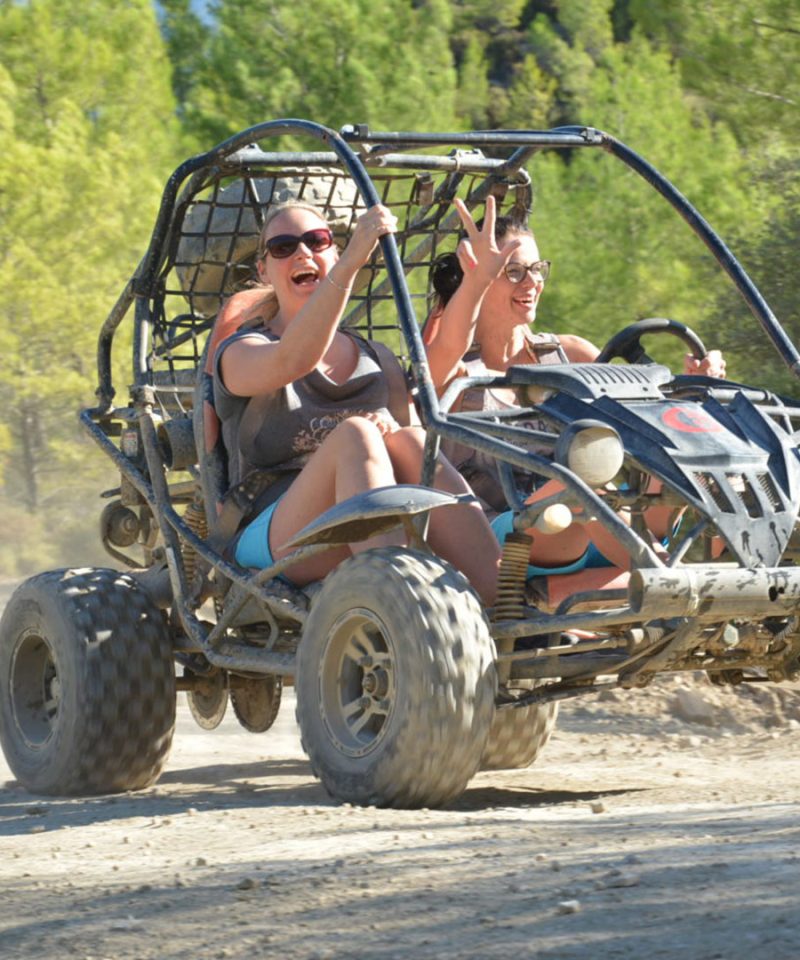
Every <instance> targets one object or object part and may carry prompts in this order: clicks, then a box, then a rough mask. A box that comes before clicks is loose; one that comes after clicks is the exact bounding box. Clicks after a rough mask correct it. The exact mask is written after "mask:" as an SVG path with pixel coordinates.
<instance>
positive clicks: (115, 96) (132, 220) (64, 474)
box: [0, 0, 177, 566]
mask: <svg viewBox="0 0 800 960" xmlns="http://www.w3.org/2000/svg"><path fill="white" fill-rule="evenodd" d="M54 38H56V40H57V42H56V43H55V44H54V43H53V39H54ZM160 43H161V41H160V36H159V33H158V29H157V24H156V21H155V16H154V13H153V11H152V9H151V8H150V6H149V5H148V4H147V3H145V2H144V0H138V2H134V0H131V2H128V3H126V4H124V5H119V4H116V3H114V2H113V0H107V2H100V0H92V2H90V3H86V4H84V5H81V7H80V10H78V9H72V10H70V9H69V7H68V6H66V7H65V5H64V4H63V3H59V2H53V0H36V2H33V3H29V4H24V5H20V4H14V3H10V4H9V3H5V4H3V5H2V7H0V45H1V46H2V50H3V54H4V56H3V60H4V62H5V63H6V64H7V65H8V68H7V69H2V70H0V93H1V94H2V101H1V108H0V124H1V125H2V134H3V141H4V145H5V149H4V152H3V159H2V162H1V163H0V343H1V344H2V347H3V351H4V360H5V362H4V364H3V367H2V369H1V370H0V401H2V402H0V425H1V428H0V452H2V456H3V459H2V470H3V481H4V490H5V497H4V499H5V501H6V504H7V506H8V507H9V508H10V509H11V510H12V511H15V510H17V511H18V510H19V509H24V510H25V511H26V512H27V513H29V514H31V515H32V516H35V517H36V518H37V520H38V522H39V527H38V531H39V535H40V536H39V538H38V539H39V540H40V541H43V543H44V544H49V545H52V544H53V543H55V542H56V541H57V540H58V535H56V534H55V533H54V531H61V532H62V533H65V532H66V531H68V530H71V529H74V528H78V527H82V528H86V517H85V515H83V514H81V512H80V510H79V509H78V504H79V503H80V501H81V498H82V496H83V493H84V489H85V484H86V480H87V475H88V474H91V473H92V468H93V464H96V465H97V468H98V469H99V468H100V467H101V466H105V465H104V464H101V458H96V459H95V458H87V448H89V447H90V446H91V442H90V441H89V440H88V439H86V438H85V437H84V436H83V435H82V433H80V432H79V429H78V425H77V418H76V412H77V410H78V408H79V407H80V406H86V405H87V404H88V403H90V402H91V399H92V394H93V390H94V388H95V385H96V382H95V381H96V377H95V369H94V356H95V343H96V338H97V333H98V330H99V327H100V324H101V323H102V320H103V319H104V318H105V316H106V314H107V313H108V310H109V309H110V307H111V306H112V305H113V303H114V301H115V300H116V298H117V296H118V295H119V291H120V289H121V287H122V286H123V284H124V282H125V279H126V277H127V275H129V273H130V272H131V270H132V269H133V267H134V266H135V264H136V262H137V259H138V257H139V256H140V255H141V250H142V246H143V243H144V240H145V238H146V235H147V230H148V228H149V227H150V223H151V218H152V215H153V214H154V211H155V208H156V204H157V199H158V195H159V192H160V188H161V183H162V181H163V179H164V176H165V174H166V172H167V170H168V166H167V165H166V164H165V161H166V160H167V158H168V157H169V155H170V152H171V151H172V150H174V148H175V138H176V134H177V125H176V123H175V121H174V119H173V117H174V103H173V99H172V94H171V90H170V77H169V72H168V69H167V67H168V65H167V61H166V59H165V58H164V57H161V58H159V57H158V55H157V51H158V49H159V45H160ZM6 54H8V55H6ZM79 66H80V69H79ZM112 84H113V86H111V85H112ZM112 91H113V93H112ZM78 517H79V519H80V524H77V523H74V522H73V518H76V519H77V518H78ZM27 526H28V527H29V528H30V522H29V523H28V524H27ZM5 529H6V535H7V536H9V538H10V543H11V544H12V545H13V546H14V547H15V548H16V551H17V560H16V562H17V563H18V564H21V565H22V566H25V563H26V559H25V551H33V554H34V555H35V556H39V555H40V553H41V551H42V550H43V549H46V547H45V546H43V545H42V544H41V543H37V542H36V540H37V538H33V539H32V540H31V542H25V543H23V544H22V545H20V543H19V541H18V540H17V538H16V535H15V533H16V531H15V529H14V527H13V526H12V527H11V528H10V529H9V527H8V525H6V528H5ZM33 529H37V528H36V526H35V525H34V527H33ZM87 532H88V531H87ZM91 533H92V534H94V533H95V530H94V526H92V528H91ZM93 539H96V537H94V538H93ZM20 549H21V551H22V554H21V555H19V551H20ZM4 552H5V551H3V548H2V544H0V562H6V563H8V562H10V561H8V560H6V559H5V557H4V555H3V554H4Z"/></svg>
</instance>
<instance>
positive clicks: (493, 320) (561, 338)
mask: <svg viewBox="0 0 800 960" xmlns="http://www.w3.org/2000/svg"><path fill="white" fill-rule="evenodd" d="M455 204H456V207H457V209H458V212H459V215H460V217H461V221H462V224H463V227H464V234H465V236H464V239H463V240H462V241H461V243H460V244H459V246H458V249H457V252H456V254H455V255H453V254H449V255H445V256H444V257H442V258H440V259H439V260H437V261H436V262H435V263H434V264H433V266H432V269H431V283H432V286H433V289H434V298H435V299H434V302H433V307H432V310H431V313H430V316H429V318H428V321H427V323H426V325H425V330H424V333H423V339H424V341H425V346H426V350H427V354H428V363H429V365H430V370H431V376H432V378H433V381H434V384H435V385H436V387H437V390H439V392H443V391H444V390H445V388H446V387H447V386H448V384H449V383H450V382H451V381H452V380H454V379H455V378H456V377H458V376H463V375H465V374H470V375H482V374H486V373H495V372H496V373H500V374H502V373H505V371H506V370H507V369H508V368H509V367H510V366H512V365H518V364H533V363H590V362H592V361H594V360H595V359H596V358H597V355H598V353H599V350H598V349H597V347H596V346H594V344H592V343H590V342H589V341H588V340H585V339H584V338H583V337H579V336H575V335H574V334H559V335H556V334H552V333H538V332H534V331H533V330H532V329H531V326H532V324H533V323H534V321H535V320H536V311H537V307H538V305H539V299H540V297H541V295H542V292H543V290H544V286H545V281H546V280H547V277H548V275H549V272H550V261H548V260H542V259H541V257H540V253H539V248H538V246H537V244H536V240H535V238H534V236H533V233H532V232H531V230H530V228H529V226H528V225H527V223H525V222H524V221H522V220H518V219H515V218H513V217H497V216H496V209H495V202H494V198H493V197H489V198H488V199H487V201H486V215H485V217H484V220H483V223H482V224H480V225H476V224H475V222H474V221H473V219H472V216H471V215H470V213H469V211H468V210H467V208H466V206H465V204H464V203H463V202H462V201H461V200H456V201H455ZM686 372H687V373H699V374H707V375H710V376H718V377H722V376H724V374H725V361H724V359H723V358H722V355H721V354H720V352H719V351H718V350H712V351H710V352H709V354H708V356H707V357H706V358H705V359H704V360H702V361H698V360H695V359H694V358H693V357H687V358H686ZM515 405H516V401H515V398H514V396H513V394H512V392H511V391H508V390H497V389H492V390H484V389H481V390H479V391H468V392H467V393H466V394H465V395H463V406H462V409H484V410H486V409H502V408H509V407H513V406H515ZM531 426H533V427H536V428H538V429H544V430H546V429H547V425H546V424H544V423H541V424H539V423H534V424H531ZM445 453H446V454H447V455H448V456H449V457H450V459H451V460H452V462H453V463H454V464H455V465H456V467H457V468H458V469H459V470H460V471H461V473H462V474H463V475H464V476H465V478H466V479H467V481H468V482H469V483H470V485H471V486H472V487H473V489H474V490H475V492H476V493H477V494H478V495H479V496H480V497H481V498H482V500H483V502H484V506H485V508H486V509H487V512H488V514H489V516H490V517H493V520H492V526H493V528H494V529H495V532H496V534H497V536H498V539H499V540H500V541H501V542H502V540H504V539H505V535H506V534H507V533H508V532H509V531H510V530H511V529H512V520H513V517H512V514H511V513H510V512H509V511H508V507H507V505H506V501H505V497H504V495H503V493H502V488H501V487H500V482H499V477H498V476H497V473H496V468H495V467H494V464H493V463H492V462H487V461H486V459H485V458H483V457H482V456H481V455H480V454H478V453H475V452H473V451H468V450H466V449H464V448H451V447H445ZM558 489H560V485H559V484H558V483H557V482H556V481H548V482H547V483H545V484H543V485H542V486H541V487H539V488H538V489H537V490H536V491H535V492H534V493H533V494H532V496H531V498H530V499H531V500H532V501H533V500H536V499H542V498H544V497H547V496H550V495H551V494H552V493H554V492H556V491H557V490H558ZM531 533H533V545H532V547H531V567H530V568H529V575H530V576H536V575H539V576H544V575H547V574H551V573H559V574H571V573H576V574H577V573H578V572H579V571H582V570H584V568H585V567H587V566H605V565H607V564H608V561H612V562H613V564H614V565H616V566H617V567H620V568H623V569H624V568H626V567H627V566H628V562H629V561H628V556H627V554H626V553H625V552H624V551H622V550H621V549H620V547H619V545H618V544H617V542H616V541H615V540H614V539H613V538H611V537H610V535H609V534H608V532H607V531H606V529H605V527H603V526H602V524H600V523H597V522H593V521H589V522H588V523H573V524H571V525H570V526H569V527H567V528H566V529H565V530H563V531H561V532H558V533H542V532H541V531H531ZM593 544H594V545H596V548H599V551H600V553H598V549H596V548H595V546H593ZM604 558H608V559H607V560H606V559H604ZM588 579H589V580H591V579H592V578H591V577H590V578H588ZM595 579H596V580H597V583H596V584H595V583H589V582H587V578H586V577H585V576H584V577H583V578H582V585H584V586H587V587H591V586H595V585H601V581H604V580H606V579H608V574H607V573H602V574H601V573H600V572H599V571H598V572H597V575H596V576H595ZM559 585H560V586H561V588H562V589H564V588H565V587H566V586H567V583H566V582H564V581H562V582H560V584H559Z"/></svg>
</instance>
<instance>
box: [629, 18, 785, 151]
mask: <svg viewBox="0 0 800 960" xmlns="http://www.w3.org/2000/svg"><path fill="white" fill-rule="evenodd" d="M629 12H630V15H631V17H632V19H633V21H634V22H635V23H636V24H638V26H639V28H640V29H642V30H643V31H644V32H645V33H646V34H647V35H648V36H649V37H650V38H651V39H652V40H654V41H655V42H656V43H659V44H662V45H663V46H664V47H665V49H667V50H669V52H670V53H671V55H672V56H673V57H674V59H675V61H676V63H677V64H678V65H679V68H680V72H681V78H682V83H683V85H684V87H685V88H686V89H687V90H688V91H691V93H692V94H693V95H694V96H695V97H697V98H698V99H700V101H701V102H702V103H703V104H704V106H705V109H706V111H707V112H708V113H709V115H710V116H712V117H714V118H721V119H724V120H725V121H726V122H727V123H728V124H729V125H730V126H731V128H732V129H733V130H734V132H735V133H736V136H737V138H738V139H739V140H740V142H742V143H744V144H759V147H760V150H761V152H762V155H763V151H764V150H765V148H770V147H772V146H773V145H775V144H776V143H777V144H778V145H781V144H783V143H784V142H786V141H789V140H793V141H794V142H795V143H796V142H797V139H798V134H800V109H798V107H800V75H798V71H797V62H798V58H800V5H798V3H797V0H792V2H790V3H786V0H707V2H704V3H702V4H700V3H697V2H696V0H672V2H670V3H669V4H653V3H649V2H647V0H630V6H629Z"/></svg>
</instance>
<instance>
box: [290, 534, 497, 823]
mask: <svg viewBox="0 0 800 960" xmlns="http://www.w3.org/2000/svg"><path fill="white" fill-rule="evenodd" d="M295 682H296V686H297V716H298V722H299V724H300V733H301V737H302V742H303V747H304V749H305V751H306V753H307V754H308V756H309V758H310V760H311V766H312V769H313V771H314V773H315V774H316V775H317V776H318V777H319V778H320V780H321V781H322V783H323V784H324V786H325V787H326V789H327V790H328V792H329V793H330V794H332V795H333V796H334V797H337V798H338V799H340V800H345V801H351V802H354V803H362V804H375V805H378V806H395V807H421V806H441V805H443V804H445V803H448V802H450V801H452V800H454V799H455V798H456V797H458V796H459V795H460V794H461V792H462V791H463V790H464V788H465V787H466V785H467V782H468V781H469V780H470V778H471V777H472V776H473V774H474V773H475V772H476V771H477V769H478V764H479V762H480V758H481V755H482V754H483V749H484V746H485V743H486V738H487V735H488V732H489V726H490V724H491V719H492V714H493V710H494V694H495V688H496V675H495V668H494V658H493V644H492V641H491V637H490V635H489V630H488V626H487V624H486V620H485V618H484V616H483V612H482V609H481V606H480V602H479V601H478V598H477V597H476V596H475V594H474V593H473V591H472V589H471V588H470V586H469V584H468V583H467V581H466V580H465V579H464V577H462V576H461V574H459V573H457V572H456V571H455V570H454V569H452V568H451V567H449V566H448V565H447V564H446V563H444V562H443V561H441V560H439V559H437V558H436V557H433V556H430V555H428V554H423V553H419V552H416V551H412V550H405V549H399V548H381V549H377V550H370V551H367V552H365V553H361V554H359V555H357V556H355V557H353V558H352V559H350V560H347V561H345V563H343V564H342V565H341V566H340V567H338V568H337V569H336V570H335V571H334V572H333V573H331V574H329V576H328V577H327V578H326V581H325V585H324V587H323V589H322V590H321V591H320V593H319V595H318V596H317V598H316V599H315V600H314V604H313V607H312V610H311V613H310V615H309V618H308V620H307V622H306V625H305V628H304V630H303V637H302V640H301V642H300V647H299V650H298V658H297V676H296V681H295Z"/></svg>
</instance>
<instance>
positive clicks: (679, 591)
mask: <svg viewBox="0 0 800 960" xmlns="http://www.w3.org/2000/svg"><path fill="white" fill-rule="evenodd" d="M628 592H629V602H630V606H631V608H632V610H634V611H636V612H637V613H638V614H640V615H641V616H642V618H643V619H654V618H660V617H694V618H696V619H699V620H709V621H718V620H730V619H733V618H742V619H748V620H751V619H752V620H755V619H762V618H764V617H771V616H786V615H789V614H793V613H797V612H798V611H800V567H762V568H755V569H753V568H742V567H734V566H731V567H726V566H720V565H713V566H711V565H710V566H708V567H681V568H671V567H670V568H667V567H660V568H647V569H639V570H634V571H632V572H631V579H630V585H629V588H628Z"/></svg>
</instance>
